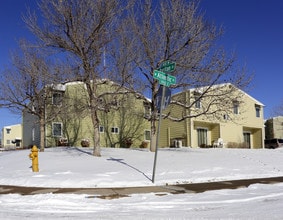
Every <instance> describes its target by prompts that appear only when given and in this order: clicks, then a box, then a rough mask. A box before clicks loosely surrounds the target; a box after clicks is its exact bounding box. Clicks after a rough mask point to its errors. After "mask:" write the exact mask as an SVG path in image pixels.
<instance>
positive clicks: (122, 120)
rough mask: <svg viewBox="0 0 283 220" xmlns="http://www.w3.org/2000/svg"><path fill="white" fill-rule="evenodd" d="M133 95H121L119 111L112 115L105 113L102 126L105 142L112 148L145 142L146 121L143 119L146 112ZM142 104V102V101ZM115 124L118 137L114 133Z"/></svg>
mask: <svg viewBox="0 0 283 220" xmlns="http://www.w3.org/2000/svg"><path fill="white" fill-rule="evenodd" d="M140 101H141V100H140ZM137 102H138V100H137V99H136V98H135V96H134V95H133V94H127V95H120V97H119V99H118V102H117V104H118V105H119V109H118V110H115V111H113V110H112V114H106V113H103V116H102V124H103V126H104V133H105V142H106V144H108V143H109V144H108V145H110V146H111V147H115V145H116V144H119V145H120V147H129V146H130V145H131V144H133V143H134V142H137V141H140V143H141V142H142V141H143V138H144V129H145V121H144V119H143V115H144V110H143V108H142V106H140V104H137ZM141 102H142V101H141ZM113 123H116V126H117V129H119V131H118V133H119V134H117V135H116V136H113V135H111V133H112V132H113V131H112V129H113Z"/></svg>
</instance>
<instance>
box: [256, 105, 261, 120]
mask: <svg viewBox="0 0 283 220" xmlns="http://www.w3.org/2000/svg"><path fill="white" fill-rule="evenodd" d="M255 115H256V117H257V118H260V106H259V105H255Z"/></svg>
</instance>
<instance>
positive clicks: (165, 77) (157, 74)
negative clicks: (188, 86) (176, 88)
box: [153, 70, 176, 86]
mask: <svg viewBox="0 0 283 220" xmlns="http://www.w3.org/2000/svg"><path fill="white" fill-rule="evenodd" d="M153 78H154V79H157V80H158V81H159V84H161V85H164V86H170V85H172V84H176V77H175V76H172V75H169V74H166V73H164V72H161V71H159V70H154V71H153Z"/></svg>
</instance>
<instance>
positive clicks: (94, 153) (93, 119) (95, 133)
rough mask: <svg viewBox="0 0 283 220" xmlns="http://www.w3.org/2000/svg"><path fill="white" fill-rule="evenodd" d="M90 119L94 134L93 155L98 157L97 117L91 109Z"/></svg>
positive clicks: (98, 135) (99, 154)
mask: <svg viewBox="0 0 283 220" xmlns="http://www.w3.org/2000/svg"><path fill="white" fill-rule="evenodd" d="M91 119H92V123H93V129H94V136H93V143H94V146H93V156H96V157H100V156H101V153H100V134H99V118H98V117H97V112H96V111H93V112H92V114H91Z"/></svg>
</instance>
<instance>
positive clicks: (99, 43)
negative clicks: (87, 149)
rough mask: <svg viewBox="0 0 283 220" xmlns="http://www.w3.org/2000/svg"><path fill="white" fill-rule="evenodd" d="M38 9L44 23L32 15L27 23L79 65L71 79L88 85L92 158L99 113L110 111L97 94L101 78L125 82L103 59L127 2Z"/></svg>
mask: <svg viewBox="0 0 283 220" xmlns="http://www.w3.org/2000/svg"><path fill="white" fill-rule="evenodd" d="M39 6H40V10H41V13H42V18H41V20H40V21H42V22H39V20H38V19H37V17H36V16H35V14H32V13H29V14H28V15H27V16H26V17H25V18H24V20H25V22H26V24H27V25H28V27H29V29H30V30H31V31H32V32H33V33H34V34H35V35H36V36H37V37H38V39H39V40H40V41H41V43H42V44H43V45H44V46H45V47H49V48H53V49H54V50H56V51H58V52H63V53H64V54H63V55H62V57H63V56H64V55H66V54H67V56H68V57H71V59H72V63H73V64H72V65H73V66H77V72H76V73H75V74H73V75H70V77H71V79H70V80H74V79H75V80H79V81H82V82H83V83H85V85H86V90H87V95H88V108H89V110H90V113H91V119H92V124H93V127H94V139H93V141H94V151H93V155H94V156H100V136H99V123H100V120H99V116H98V112H99V111H100V110H102V111H107V109H105V107H108V106H109V105H101V103H100V102H99V100H100V99H101V96H103V95H102V94H100V95H98V86H99V84H101V83H103V81H101V80H100V79H104V78H108V79H111V80H113V81H115V79H117V78H119V79H124V77H118V74H119V73H115V74H111V72H110V71H106V70H105V66H104V62H103V57H104V55H105V54H104V53H105V49H106V46H107V45H108V43H109V42H110V41H111V40H112V38H113V37H115V34H114V32H115V30H114V28H115V27H116V25H114V24H115V19H116V18H117V17H119V15H120V13H121V12H122V9H123V8H124V7H125V3H121V2H120V1H117V0H107V1H105V0H96V1H93V0H81V1H77V0H64V1H58V0H50V1H44V0H42V1H41V2H40V4H39ZM68 64H70V62H68ZM114 77H115V78H114ZM117 90H119V89H117ZM112 92H113V93H115V91H112ZM118 92H119V91H118ZM99 96H100V97H99Z"/></svg>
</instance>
